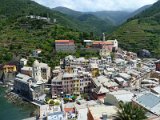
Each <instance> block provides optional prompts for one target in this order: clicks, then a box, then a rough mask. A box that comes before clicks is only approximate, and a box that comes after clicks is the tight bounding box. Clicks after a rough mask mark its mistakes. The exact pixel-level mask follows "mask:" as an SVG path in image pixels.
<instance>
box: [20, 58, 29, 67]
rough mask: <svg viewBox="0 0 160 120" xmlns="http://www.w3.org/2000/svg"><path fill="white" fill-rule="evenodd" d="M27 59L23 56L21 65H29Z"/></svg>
mask: <svg viewBox="0 0 160 120" xmlns="http://www.w3.org/2000/svg"><path fill="white" fill-rule="evenodd" d="M27 61H28V60H27V59H25V58H22V59H20V65H22V66H25V65H27Z"/></svg>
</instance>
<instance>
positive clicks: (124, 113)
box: [116, 102, 147, 120]
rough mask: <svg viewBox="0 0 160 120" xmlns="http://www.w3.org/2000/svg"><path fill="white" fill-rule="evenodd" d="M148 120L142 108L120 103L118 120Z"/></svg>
mask: <svg viewBox="0 0 160 120" xmlns="http://www.w3.org/2000/svg"><path fill="white" fill-rule="evenodd" d="M146 118H147V117H146V116H145V111H144V110H143V109H142V108H140V107H137V106H135V105H133V104H132V103H123V102H120V103H119V109H118V112H117V115H116V120H144V119H146Z"/></svg>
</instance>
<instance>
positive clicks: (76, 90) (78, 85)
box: [73, 78, 80, 95]
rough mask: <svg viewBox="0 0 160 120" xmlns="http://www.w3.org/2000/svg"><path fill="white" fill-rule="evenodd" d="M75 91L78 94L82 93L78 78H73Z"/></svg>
mask: <svg viewBox="0 0 160 120" xmlns="http://www.w3.org/2000/svg"><path fill="white" fill-rule="evenodd" d="M73 93H74V94H76V95H79V94H80V80H79V79H77V78H75V79H73Z"/></svg>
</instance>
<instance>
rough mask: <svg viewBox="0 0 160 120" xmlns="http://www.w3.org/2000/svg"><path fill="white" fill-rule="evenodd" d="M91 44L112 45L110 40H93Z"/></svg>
mask: <svg viewBox="0 0 160 120" xmlns="http://www.w3.org/2000/svg"><path fill="white" fill-rule="evenodd" d="M93 44H94V45H97V44H100V45H102V44H105V45H113V42H110V41H94V42H93Z"/></svg>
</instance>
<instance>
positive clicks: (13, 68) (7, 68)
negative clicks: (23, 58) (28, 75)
mask: <svg viewBox="0 0 160 120" xmlns="http://www.w3.org/2000/svg"><path fill="white" fill-rule="evenodd" d="M3 71H4V72H5V73H8V72H17V68H16V66H15V65H4V66H3Z"/></svg>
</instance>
